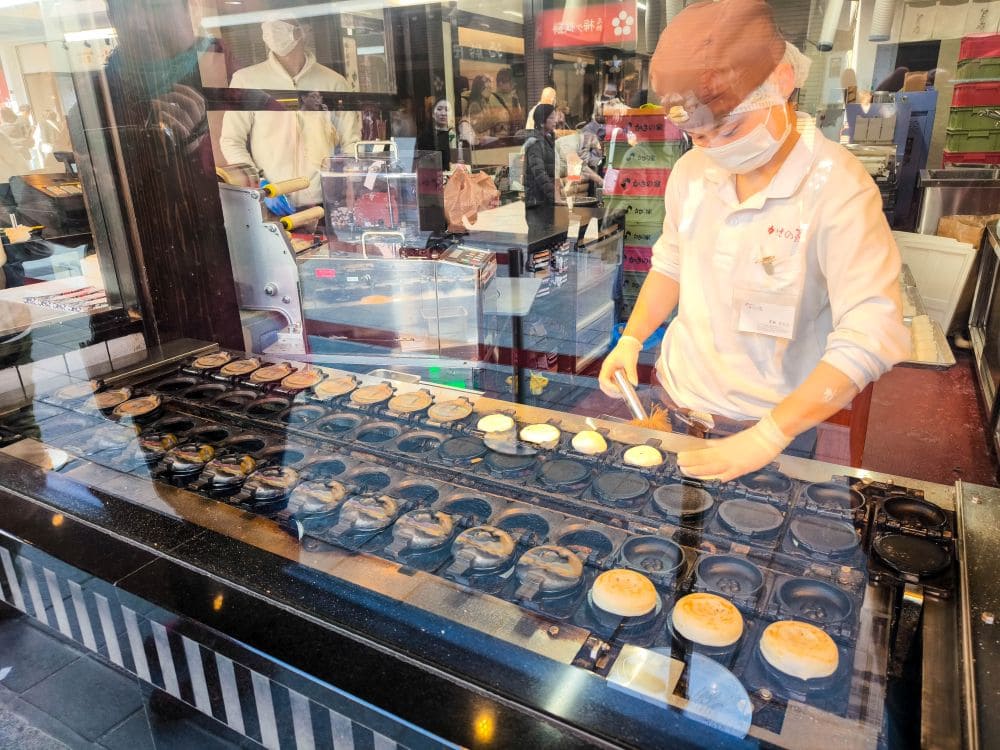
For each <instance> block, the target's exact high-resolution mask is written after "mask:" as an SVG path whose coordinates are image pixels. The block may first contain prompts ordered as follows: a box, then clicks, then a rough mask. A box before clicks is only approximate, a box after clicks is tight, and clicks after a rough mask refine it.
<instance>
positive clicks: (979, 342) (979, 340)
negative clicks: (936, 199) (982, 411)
mask: <svg viewBox="0 0 1000 750" xmlns="http://www.w3.org/2000/svg"><path fill="white" fill-rule="evenodd" d="M998 278H1000V236H998V234H997V224H996V223H993V224H991V225H989V226H988V227H987V228H986V242H985V243H984V247H983V253H982V258H981V262H980V264H979V275H978V278H977V280H976V291H975V295H974V296H973V299H972V312H971V313H970V314H969V338H970V339H971V340H972V351H973V354H974V356H975V361H976V367H975V370H976V379H977V380H978V381H979V387H980V390H981V391H982V394H983V400H984V401H985V402H986V413H987V414H989V415H990V424H991V425H992V426H991V428H990V433H991V435H995V433H996V428H997V413H998V407H997V404H996V402H997V398H996V396H997V390H998V387H1000V299H998V298H997V281H998ZM998 446H1000V442H997V441H996V440H995V439H994V447H998Z"/></svg>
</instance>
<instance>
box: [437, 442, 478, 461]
mask: <svg viewBox="0 0 1000 750" xmlns="http://www.w3.org/2000/svg"><path fill="white" fill-rule="evenodd" d="M485 454H486V446H485V445H483V443H482V441H481V440H474V439H473V438H467V437H457V438H452V439H451V440H445V441H444V442H443V443H441V447H440V448H438V455H439V456H441V458H442V459H443V460H445V461H448V462H449V463H458V462H462V461H471V460H472V459H474V458H482V457H483V456H484V455H485Z"/></svg>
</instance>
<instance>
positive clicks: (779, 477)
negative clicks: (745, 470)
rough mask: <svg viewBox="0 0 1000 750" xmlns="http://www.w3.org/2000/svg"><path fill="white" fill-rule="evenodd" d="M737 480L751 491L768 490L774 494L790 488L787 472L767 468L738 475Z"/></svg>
mask: <svg viewBox="0 0 1000 750" xmlns="http://www.w3.org/2000/svg"><path fill="white" fill-rule="evenodd" d="M739 482H740V484H741V485H743V486H744V487H746V488H747V489H748V490H751V491H752V492H770V493H772V494H776V495H780V494H782V493H785V492H788V490H790V489H791V488H792V480H791V479H789V478H788V475H787V474H782V473H781V472H780V471H770V470H767V469H765V470H764V471H758V472H756V473H755V474H747V475H746V476H744V477H740V479H739Z"/></svg>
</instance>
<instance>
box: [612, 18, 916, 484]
mask: <svg viewBox="0 0 1000 750" xmlns="http://www.w3.org/2000/svg"><path fill="white" fill-rule="evenodd" d="M799 55H800V53H798V51H797V50H795V49H794V48H793V47H791V45H787V46H786V44H785V42H784V41H783V40H782V38H781V36H780V34H779V32H778V30H777V28H776V26H775V23H774V18H773V16H772V14H771V10H770V8H769V7H768V5H767V4H766V3H765V2H763V0H719V1H718V2H699V3H696V4H694V5H690V6H688V7H687V8H686V9H685V10H684V11H683V12H681V13H680V14H678V16H677V17H676V18H675V19H674V20H673V21H672V22H671V23H670V24H669V25H668V26H667V28H666V29H665V30H664V32H663V34H662V36H661V37H660V41H659V44H658V45H657V48H656V52H655V53H654V55H653V58H652V61H651V66H650V74H651V76H650V77H651V84H652V87H653V89H654V90H655V91H656V92H657V94H658V95H659V96H660V97H661V99H662V101H663V104H664V106H665V107H667V109H668V112H669V115H670V117H671V119H672V120H673V121H674V122H675V123H676V124H677V125H678V126H679V127H680V128H682V129H683V130H684V131H685V132H687V133H688V134H689V135H690V137H691V139H692V141H693V143H694V145H695V147H696V148H694V149H693V150H691V151H690V152H688V153H687V154H685V155H684V156H683V157H682V158H681V159H679V160H678V162H677V164H676V165H675V167H674V170H673V172H672V173H671V175H670V180H669V182H668V183H667V188H666V195H665V199H664V200H665V206H666V217H665V219H664V222H663V234H662V235H661V237H660V238H659V240H658V241H657V242H656V244H655V246H654V248H653V257H652V269H653V270H652V271H651V272H650V273H649V275H648V276H647V278H646V281H645V283H644V284H643V286H642V289H641V291H640V293H639V297H638V299H637V301H636V305H635V309H634V311H633V313H632V315H631V317H630V318H629V321H628V324H627V326H626V328H625V335H624V336H623V337H622V340H621V341H620V342H619V343H618V345H617V346H616V347H615V348H614V349H613V350H612V352H611V353H610V354H609V355H608V357H607V359H606V360H605V361H604V364H603V366H602V368H601V374H600V385H601V388H602V390H603V391H604V392H605V393H606V394H608V395H613V396H618V395H620V394H619V392H618V389H617V387H616V386H615V384H614V380H613V375H614V373H615V372H616V371H618V370H624V372H625V373H626V377H627V378H628V379H629V380H630V381H631V382H632V383H633V384H636V382H637V377H636V362H637V359H638V354H639V350H640V348H641V346H642V344H641V343H640V342H642V341H645V340H646V338H647V337H648V336H649V335H650V334H652V333H653V331H654V330H655V329H656V327H657V326H659V325H660V324H661V323H663V321H664V320H666V319H667V317H668V316H669V315H670V313H671V312H672V311H673V310H674V308H675V307H676V308H677V318H676V319H675V320H674V321H673V322H672V323H671V324H670V326H669V327H668V328H667V332H666V335H665V336H664V339H663V345H662V350H661V353H660V356H659V358H658V361H657V365H656V371H657V376H658V378H659V381H660V384H661V385H662V386H663V388H664V390H665V392H666V397H667V398H666V399H665V401H666V406H667V410H668V412H670V413H671V416H672V420H671V421H672V422H674V423H675V424H679V423H687V424H690V425H694V426H696V427H697V426H698V425H699V424H701V425H712V424H713V422H714V429H713V428H709V429H708V430H707V431H706V433H705V434H706V435H707V436H708V437H721V439H718V440H711V441H709V442H708V443H706V444H705V447H703V448H700V449H697V450H690V451H685V452H681V453H680V454H679V456H678V463H679V466H680V468H681V470H682V471H683V472H685V473H686V474H688V475H690V476H694V477H699V478H705V479H708V478H714V479H720V480H723V481H725V480H729V479H732V478H735V477H738V476H742V475H744V474H747V473H749V472H752V471H755V470H757V469H759V468H761V467H763V466H765V465H766V464H768V463H769V462H771V461H772V460H773V459H774V458H775V457H776V456H777V455H778V454H779V453H781V452H782V451H783V450H785V449H786V447H788V446H789V444H790V443H791V442H792V440H793V439H794V438H795V437H796V436H798V435H800V434H801V433H805V432H807V431H809V430H811V429H813V428H814V427H815V426H816V425H817V424H819V423H820V422H822V421H823V420H825V419H827V418H828V417H830V416H831V415H833V414H835V413H836V412H837V411H838V410H840V409H841V408H843V407H844V406H846V405H847V404H848V403H850V401H851V400H852V399H853V398H854V396H855V395H857V394H858V392H859V391H860V390H861V389H863V388H864V387H865V386H866V385H867V384H868V383H870V382H872V381H874V380H876V379H877V378H879V377H880V376H881V375H882V374H884V373H885V372H886V371H887V370H888V369H889V368H891V367H892V366H893V365H894V364H895V363H896V362H899V361H900V360H901V359H903V358H904V357H905V356H906V354H907V353H908V351H909V335H908V331H907V329H906V327H905V326H904V325H903V321H902V311H901V302H900V291H899V281H898V277H899V272H900V258H899V251H898V249H897V248H896V246H895V243H894V242H893V238H892V234H891V232H890V231H889V227H888V225H887V224H886V221H885V218H884V216H883V214H882V202H881V198H880V196H879V191H878V189H877V188H876V186H875V184H874V182H872V179H871V178H870V177H869V176H868V174H867V173H866V172H865V170H864V168H863V167H862V166H861V164H860V163H859V162H858V161H857V160H856V159H855V158H854V157H853V156H851V155H850V154H849V153H848V152H847V151H846V150H845V149H844V148H843V147H841V146H840V145H838V144H835V143H833V142H831V141H828V140H826V139H825V138H823V137H822V135H821V134H819V133H818V132H816V131H813V133H814V135H813V136H812V138H811V139H810V140H811V142H808V141H807V139H805V138H802V137H800V136H799V135H798V133H796V131H795V128H794V126H793V123H794V122H795V114H794V112H793V111H792V109H791V107H790V106H789V105H788V103H787V99H788V97H789V96H790V95H791V93H792V91H793V89H794V88H795V86H796V84H797V81H796V68H798V70H799V79H800V80H799V81H798V82H800V81H801V80H804V78H805V73H804V70H805V69H807V68H806V66H805V65H801V64H798V63H799V61H800V57H799ZM786 56H787V60H788V61H786V60H785V58H786ZM790 63H791V64H790ZM709 415H711V416H709ZM689 432H690V433H691V434H699V430H695V429H691V430H689Z"/></svg>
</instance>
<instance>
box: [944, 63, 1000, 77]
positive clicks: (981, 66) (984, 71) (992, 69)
mask: <svg viewBox="0 0 1000 750" xmlns="http://www.w3.org/2000/svg"><path fill="white" fill-rule="evenodd" d="M955 78H957V79H958V80H960V81H972V80H976V79H979V78H987V79H988V78H1000V57H975V58H973V59H971V60H959V62H958V71H957V72H956V73H955Z"/></svg>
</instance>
